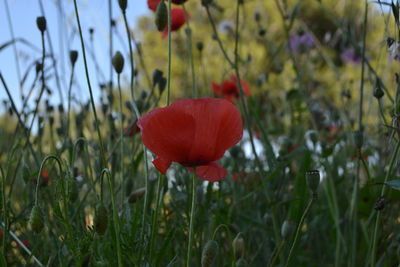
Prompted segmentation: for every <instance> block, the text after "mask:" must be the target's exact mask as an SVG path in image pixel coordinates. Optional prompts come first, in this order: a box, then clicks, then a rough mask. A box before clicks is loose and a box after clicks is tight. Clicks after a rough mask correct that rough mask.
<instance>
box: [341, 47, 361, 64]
mask: <svg viewBox="0 0 400 267" xmlns="http://www.w3.org/2000/svg"><path fill="white" fill-rule="evenodd" d="M340 59H341V60H342V61H343V62H344V63H346V64H347V63H353V64H354V65H358V64H360V63H361V57H360V56H359V55H358V54H357V53H356V52H355V51H354V49H352V48H347V49H345V50H344V51H343V52H342V53H341V54H340Z"/></svg>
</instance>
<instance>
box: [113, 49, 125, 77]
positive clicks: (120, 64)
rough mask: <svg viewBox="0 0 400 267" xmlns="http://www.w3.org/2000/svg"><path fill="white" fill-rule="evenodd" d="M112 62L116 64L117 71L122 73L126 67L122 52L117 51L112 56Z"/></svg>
mask: <svg viewBox="0 0 400 267" xmlns="http://www.w3.org/2000/svg"><path fill="white" fill-rule="evenodd" d="M112 64H113V66H114V69H115V71H116V72H117V73H118V74H121V72H122V70H123V69H124V57H123V56H122V54H121V52H119V51H117V52H116V53H115V55H114V56H113V58H112Z"/></svg>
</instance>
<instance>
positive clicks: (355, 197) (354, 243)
mask: <svg viewBox="0 0 400 267" xmlns="http://www.w3.org/2000/svg"><path fill="white" fill-rule="evenodd" d="M367 18H368V2H367V1H365V13H364V31H363V47H362V63H361V82H360V103H359V110H358V116H359V117H358V130H359V132H360V134H361V135H362V133H363V125H362V119H363V100H364V72H365V47H366V37H367ZM361 150H362V147H359V148H358V161H357V173H356V177H355V179H354V190H353V192H354V194H353V196H352V208H353V209H352V211H353V212H352V227H353V228H352V251H351V252H352V253H351V266H356V261H357V236H358V233H357V226H358V195H359V190H360V185H359V182H360V169H361V160H362V158H361Z"/></svg>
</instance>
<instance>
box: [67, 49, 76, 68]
mask: <svg viewBox="0 0 400 267" xmlns="http://www.w3.org/2000/svg"><path fill="white" fill-rule="evenodd" d="M77 59H78V51H76V50H71V51H69V60H70V61H71V64H72V66H74V65H75V62H76V60H77Z"/></svg>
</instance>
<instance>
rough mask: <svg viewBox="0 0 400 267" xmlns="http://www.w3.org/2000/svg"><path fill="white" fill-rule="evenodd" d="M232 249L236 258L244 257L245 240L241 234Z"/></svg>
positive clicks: (233, 242)
mask: <svg viewBox="0 0 400 267" xmlns="http://www.w3.org/2000/svg"><path fill="white" fill-rule="evenodd" d="M232 248H233V251H234V253H235V255H236V258H241V257H242V256H243V255H244V239H243V237H242V236H241V234H240V233H239V234H238V235H237V236H236V237H235V239H233V241H232Z"/></svg>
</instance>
